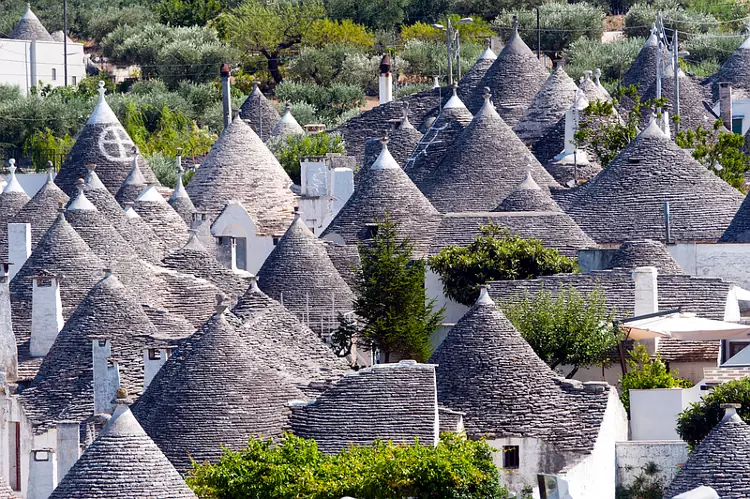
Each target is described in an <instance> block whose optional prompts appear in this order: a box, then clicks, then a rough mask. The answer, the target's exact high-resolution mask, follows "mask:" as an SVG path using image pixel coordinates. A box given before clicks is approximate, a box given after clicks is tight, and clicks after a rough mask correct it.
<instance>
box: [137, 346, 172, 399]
mask: <svg viewBox="0 0 750 499" xmlns="http://www.w3.org/2000/svg"><path fill="white" fill-rule="evenodd" d="M171 353H172V349H171V348H166V347H164V348H146V349H145V350H144V351H143V389H144V390H145V389H146V388H148V385H150V384H151V381H153V379H154V377H155V376H156V373H158V372H159V369H161V366H163V365H164V363H165V362H166V361H167V359H169V356H170V354H171Z"/></svg>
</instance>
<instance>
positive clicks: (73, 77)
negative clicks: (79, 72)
mask: <svg viewBox="0 0 750 499" xmlns="http://www.w3.org/2000/svg"><path fill="white" fill-rule="evenodd" d="M70 82H71V83H72V84H73V85H78V80H76V77H75V76H71V77H70Z"/></svg>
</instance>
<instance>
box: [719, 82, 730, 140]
mask: <svg viewBox="0 0 750 499" xmlns="http://www.w3.org/2000/svg"><path fill="white" fill-rule="evenodd" d="M719 117H720V118H721V120H722V121H723V122H724V126H725V127H727V130H729V131H730V132H731V131H732V85H730V84H729V83H728V82H722V83H719Z"/></svg>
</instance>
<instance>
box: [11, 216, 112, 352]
mask: <svg viewBox="0 0 750 499" xmlns="http://www.w3.org/2000/svg"><path fill="white" fill-rule="evenodd" d="M105 266H106V265H105V263H104V262H103V261H102V260H101V259H100V258H99V257H98V256H96V254H94V252H93V251H91V249H90V248H89V247H88V245H87V244H86V243H85V242H84V241H83V239H81V236H79V235H78V233H77V232H76V231H75V230H74V229H73V227H72V226H71V225H70V224H69V223H68V222H67V220H65V217H64V216H63V215H62V214H58V216H57V219H56V220H55V222H54V223H53V224H52V225H51V226H50V228H49V230H48V231H47V233H46V234H45V235H44V237H43V238H42V239H41V240H40V241H39V244H38V245H37V249H36V250H35V251H34V252H33V253H32V254H31V256H30V257H29V259H28V260H26V263H24V264H23V266H22V267H21V269H20V270H19V271H18V273H17V274H16V275H15V277H14V278H13V280H12V281H11V282H10V294H11V306H12V308H13V332H14V333H15V335H16V340H17V342H18V355H19V360H22V361H23V360H26V359H28V358H29V356H30V354H29V338H30V335H31V294H32V281H31V278H32V277H33V276H35V275H37V274H38V273H39V272H40V271H43V270H45V271H48V272H51V273H52V274H54V275H57V276H63V277H64V278H63V279H62V280H61V282H60V299H61V302H62V307H63V317H66V318H67V317H68V316H70V314H71V313H72V312H73V311H74V310H75V309H76V307H77V306H78V304H79V303H80V302H81V300H82V299H83V298H84V297H85V296H86V294H87V293H88V291H89V289H90V288H91V287H92V286H93V285H94V284H96V282H97V281H99V279H100V278H101V269H103V268H105Z"/></svg>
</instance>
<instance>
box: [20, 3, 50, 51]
mask: <svg viewBox="0 0 750 499" xmlns="http://www.w3.org/2000/svg"><path fill="white" fill-rule="evenodd" d="M10 38H12V39H14V40H28V41H30V42H33V41H39V42H54V41H55V40H54V39H53V38H52V35H50V34H49V31H47V29H46V28H45V27H44V25H43V24H42V22H41V21H40V20H39V18H38V17H36V14H34V12H32V11H31V4H28V3H27V4H26V12H25V13H24V15H23V16H22V17H21V20H20V21H18V24H16V27H15V28H13V31H11V32H10Z"/></svg>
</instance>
